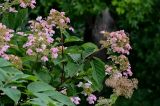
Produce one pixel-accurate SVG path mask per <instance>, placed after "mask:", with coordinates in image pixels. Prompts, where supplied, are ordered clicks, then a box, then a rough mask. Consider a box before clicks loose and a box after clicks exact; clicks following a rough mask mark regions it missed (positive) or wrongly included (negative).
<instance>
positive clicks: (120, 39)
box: [101, 30, 131, 54]
mask: <svg viewBox="0 0 160 106" xmlns="http://www.w3.org/2000/svg"><path fill="white" fill-rule="evenodd" d="M101 33H103V34H104V35H105V37H106V39H107V40H106V41H101V44H102V45H104V46H106V45H107V47H110V48H111V50H112V51H113V52H117V53H122V54H129V50H130V49H131V46H130V44H129V38H128V37H127V35H126V34H125V32H124V30H120V31H116V32H111V33H108V32H104V31H101Z"/></svg>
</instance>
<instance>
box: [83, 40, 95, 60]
mask: <svg viewBox="0 0 160 106" xmlns="http://www.w3.org/2000/svg"><path fill="white" fill-rule="evenodd" d="M82 48H83V49H84V52H83V54H82V57H83V58H84V59H85V58H87V57H88V56H90V55H92V54H93V53H95V52H96V51H97V50H98V47H97V46H96V45H95V44H93V43H85V44H83V45H82Z"/></svg>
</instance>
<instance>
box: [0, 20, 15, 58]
mask: <svg viewBox="0 0 160 106" xmlns="http://www.w3.org/2000/svg"><path fill="white" fill-rule="evenodd" d="M0 32H1V33H0V42H1V44H0V57H2V58H4V59H6V60H9V56H8V55H7V54H6V53H5V52H6V51H7V50H8V48H9V47H10V45H9V41H10V40H11V37H12V36H13V34H12V33H13V32H14V31H13V30H11V29H7V28H6V26H5V25H3V24H2V23H0Z"/></svg>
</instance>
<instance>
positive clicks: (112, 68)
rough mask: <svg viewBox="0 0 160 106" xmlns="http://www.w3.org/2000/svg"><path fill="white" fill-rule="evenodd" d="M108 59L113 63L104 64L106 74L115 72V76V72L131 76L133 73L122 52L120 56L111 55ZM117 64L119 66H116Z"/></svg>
mask: <svg viewBox="0 0 160 106" xmlns="http://www.w3.org/2000/svg"><path fill="white" fill-rule="evenodd" d="M109 59H111V60H112V62H113V63H112V64H110V65H105V72H106V74H109V75H113V74H116V76H117V73H122V75H123V76H126V77H128V76H132V74H133V73H132V71H131V65H130V63H129V60H128V58H127V57H126V56H125V55H123V54H121V55H120V56H113V55H112V56H110V57H109ZM117 65H118V66H119V67H117ZM122 75H120V76H122ZM118 76H119V75H118Z"/></svg>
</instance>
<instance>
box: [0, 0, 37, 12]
mask: <svg viewBox="0 0 160 106" xmlns="http://www.w3.org/2000/svg"><path fill="white" fill-rule="evenodd" d="M35 4H36V0H5V3H2V5H1V6H0V9H1V10H2V11H0V12H2V13H3V12H5V11H8V12H18V11H17V10H16V9H15V7H14V6H15V5H20V7H22V8H27V7H31V8H32V9H33V8H35Z"/></svg>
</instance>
